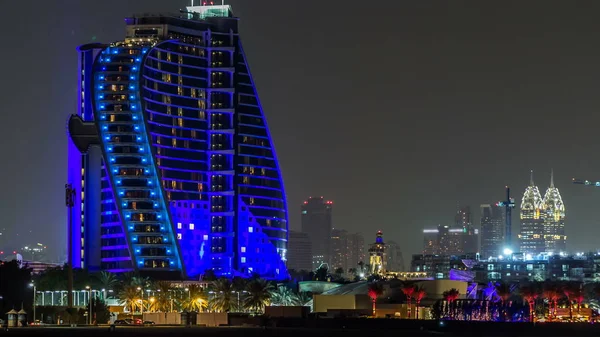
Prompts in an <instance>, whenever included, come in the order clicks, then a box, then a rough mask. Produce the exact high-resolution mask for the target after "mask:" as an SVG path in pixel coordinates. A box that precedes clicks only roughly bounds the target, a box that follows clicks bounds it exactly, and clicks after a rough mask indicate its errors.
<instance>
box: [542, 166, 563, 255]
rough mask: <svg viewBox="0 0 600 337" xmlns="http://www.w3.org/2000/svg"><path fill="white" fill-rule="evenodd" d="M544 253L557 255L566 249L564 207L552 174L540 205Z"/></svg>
mask: <svg viewBox="0 0 600 337" xmlns="http://www.w3.org/2000/svg"><path fill="white" fill-rule="evenodd" d="M541 208H542V211H541V213H542V214H541V218H542V220H543V223H544V225H543V228H544V243H545V249H546V252H552V253H558V252H563V251H565V250H566V248H567V242H566V241H567V236H566V235H565V205H564V203H563V200H562V197H561V195H560V192H559V191H558V188H556V187H555V186H554V172H552V173H551V174H550V187H549V188H548V190H546V194H545V195H544V200H543V202H542V205H541Z"/></svg>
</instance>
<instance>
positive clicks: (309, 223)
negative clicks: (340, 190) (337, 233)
mask: <svg viewBox="0 0 600 337" xmlns="http://www.w3.org/2000/svg"><path fill="white" fill-rule="evenodd" d="M332 210H333V202H332V201H326V200H325V199H323V197H310V198H308V200H306V201H304V203H303V204H302V206H301V212H302V214H301V221H302V231H303V232H304V233H306V234H308V237H309V238H310V242H311V243H312V250H313V256H320V257H321V258H318V259H322V260H323V261H325V262H326V263H328V264H329V263H331V230H332V229H333V225H332Z"/></svg>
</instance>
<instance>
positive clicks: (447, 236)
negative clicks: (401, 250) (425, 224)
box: [423, 225, 479, 255]
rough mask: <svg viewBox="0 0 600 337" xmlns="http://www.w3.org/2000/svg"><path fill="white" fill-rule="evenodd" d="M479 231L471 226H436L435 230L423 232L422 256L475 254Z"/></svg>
mask: <svg viewBox="0 0 600 337" xmlns="http://www.w3.org/2000/svg"><path fill="white" fill-rule="evenodd" d="M478 235H479V231H478V230H477V229H474V228H473V226H468V227H459V228H457V227H451V226H444V225H438V227H437V229H424V230H423V254H425V255H462V254H465V253H477V238H478Z"/></svg>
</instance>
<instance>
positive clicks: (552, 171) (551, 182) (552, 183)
mask: <svg viewBox="0 0 600 337" xmlns="http://www.w3.org/2000/svg"><path fill="white" fill-rule="evenodd" d="M550 188H554V169H550Z"/></svg>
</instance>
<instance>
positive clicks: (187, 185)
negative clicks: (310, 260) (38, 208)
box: [69, 5, 288, 279]
mask: <svg viewBox="0 0 600 337" xmlns="http://www.w3.org/2000/svg"><path fill="white" fill-rule="evenodd" d="M125 23H126V37H125V39H124V40H123V41H118V42H115V43H111V44H107V45H103V44H88V45H83V46H80V47H79V48H78V50H79V63H80V64H79V68H80V73H79V83H80V92H79V104H78V110H79V111H78V114H77V115H74V116H72V117H71V119H70V120H69V133H70V136H71V142H70V144H69V183H70V184H72V185H73V188H74V189H75V190H76V191H77V193H75V197H74V202H75V207H74V210H73V214H72V215H73V226H72V232H71V233H70V234H71V236H72V239H71V242H70V244H71V248H72V249H73V260H74V261H73V264H74V266H75V267H82V268H88V269H90V270H108V271H113V272H126V271H140V272H143V273H150V272H152V273H154V274H161V275H165V277H175V276H183V277H186V278H194V277H197V276H198V275H201V274H203V273H204V272H205V271H206V270H208V269H212V270H214V271H215V273H216V274H217V275H223V276H229V277H231V276H247V275H251V274H254V273H258V274H259V275H261V276H263V277H266V278H273V279H281V278H284V277H286V276H287V271H286V267H285V260H286V252H287V237H288V221H287V204H286V197H285V191H284V186H283V182H282V178H281V172H280V169H279V164H278V161H277V156H276V154H275V149H274V147H273V142H272V139H271V137H270V134H269V129H268V126H267V122H266V120H265V116H264V114H263V111H262V108H261V104H260V100H259V98H258V94H257V91H256V86H255V84H254V81H253V78H252V75H251V74H250V69H249V67H248V62H247V59H246V55H245V54H244V50H243V48H242V44H241V40H240V36H239V33H238V19H237V18H235V17H234V16H233V14H232V11H231V8H230V6H227V5H223V6H212V5H211V6H194V7H188V8H187V11H182V12H181V13H177V14H162V15H149V14H144V15H137V16H133V17H130V18H127V19H126V20H125Z"/></svg>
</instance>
